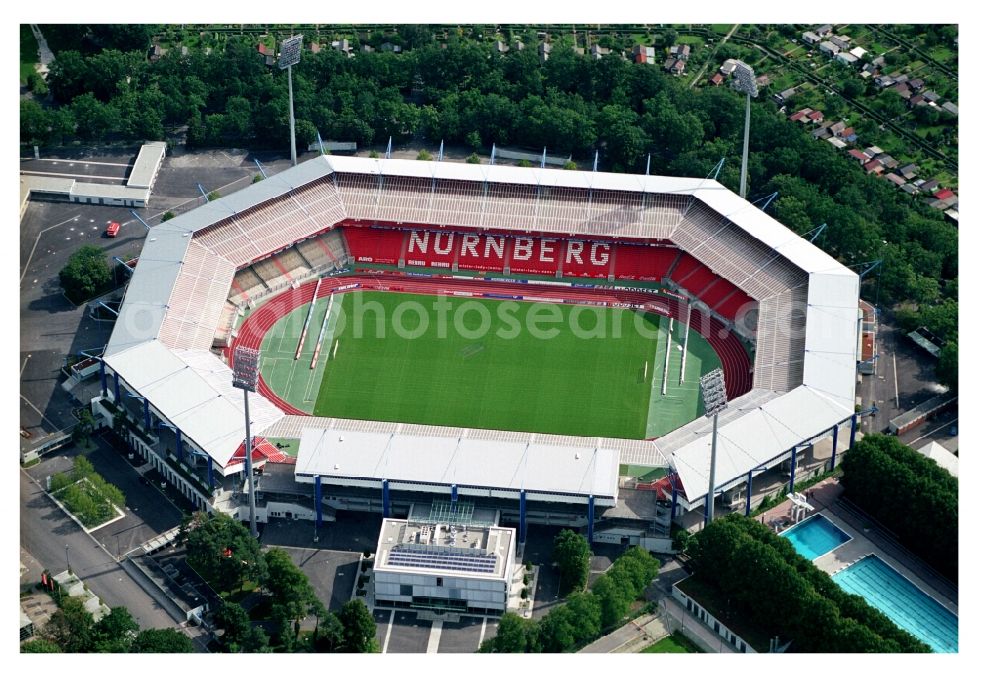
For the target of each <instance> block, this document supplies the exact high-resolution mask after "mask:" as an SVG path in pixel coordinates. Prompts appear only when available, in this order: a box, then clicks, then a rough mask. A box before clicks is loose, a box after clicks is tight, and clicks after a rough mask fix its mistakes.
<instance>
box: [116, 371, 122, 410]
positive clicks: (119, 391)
mask: <svg viewBox="0 0 1000 676" xmlns="http://www.w3.org/2000/svg"><path fill="white" fill-rule="evenodd" d="M118 380H119V379H118V371H115V403H116V404H118V405H119V406H121V405H122V404H121V400H122V397H121V385H120V384H119V382H118Z"/></svg>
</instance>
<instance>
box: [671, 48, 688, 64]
mask: <svg viewBox="0 0 1000 676" xmlns="http://www.w3.org/2000/svg"><path fill="white" fill-rule="evenodd" d="M670 56H672V57H674V58H675V59H680V60H681V61H687V60H688V59H689V58H690V57H691V45H674V46H672V47H671V48H670Z"/></svg>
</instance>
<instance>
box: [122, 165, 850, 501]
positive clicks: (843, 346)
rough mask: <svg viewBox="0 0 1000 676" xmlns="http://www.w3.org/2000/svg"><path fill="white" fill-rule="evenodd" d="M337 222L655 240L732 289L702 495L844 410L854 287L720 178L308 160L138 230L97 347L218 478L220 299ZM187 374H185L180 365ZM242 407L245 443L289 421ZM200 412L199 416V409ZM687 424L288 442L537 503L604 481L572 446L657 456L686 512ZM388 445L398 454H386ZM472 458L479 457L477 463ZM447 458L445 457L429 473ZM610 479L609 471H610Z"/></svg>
mask: <svg viewBox="0 0 1000 676" xmlns="http://www.w3.org/2000/svg"><path fill="white" fill-rule="evenodd" d="M324 178H329V182H324V181H323V180H322V179H324ZM265 203H266V204H265ZM706 209H707V211H706ZM255 214H256V215H255ZM261 214H263V215H261ZM345 218H347V219H351V218H354V219H357V218H366V219H373V218H374V219H375V220H382V221H383V222H395V221H396V220H400V221H401V222H402V221H403V220H404V219H405V220H406V221H408V222H412V223H428V224H436V225H452V226H455V227H463V226H464V227H477V228H481V229H483V230H489V229H491V228H501V229H524V230H526V231H530V232H535V233H540V232H557V233H562V234H570V235H590V236H596V237H645V238H661V239H667V238H670V239H673V240H674V241H676V242H678V243H679V244H680V245H681V246H682V247H683V248H685V249H687V250H688V252H689V253H691V254H692V255H694V256H695V257H696V258H698V259H699V260H701V261H702V262H704V263H705V264H706V265H709V266H710V267H711V268H712V269H713V270H715V271H716V272H718V273H719V274H723V275H725V276H727V277H728V278H729V279H730V281H732V282H733V283H735V284H737V285H738V286H741V288H744V290H746V291H747V293H750V295H752V296H753V297H754V298H756V299H758V301H759V302H760V308H759V309H760V313H759V315H760V319H759V321H758V345H757V354H756V359H755V373H754V389H753V390H752V391H751V392H750V393H747V395H744V396H743V397H741V398H740V402H738V403H739V404H740V409H741V410H739V411H735V412H733V411H730V412H727V414H726V415H725V416H724V417H723V419H722V420H721V421H720V449H721V450H720V462H719V467H718V473H717V483H718V485H719V486H720V488H721V487H724V486H725V485H726V484H727V483H731V482H734V481H738V480H741V479H742V478H743V477H744V476H745V475H746V473H747V472H749V471H750V470H752V469H755V468H757V467H758V466H760V465H761V464H768V463H774V462H776V461H777V460H776V459H778V458H779V456H781V455H782V454H787V452H788V451H789V450H791V448H792V447H794V446H795V445H796V444H799V443H801V442H803V441H805V440H808V439H811V438H814V437H816V436H819V435H821V434H823V433H825V432H826V431H828V430H829V429H830V428H831V427H833V426H834V425H835V424H837V423H840V422H842V421H844V420H845V419H847V418H849V417H850V416H851V415H852V414H853V412H854V385H855V360H856V346H857V330H858V324H857V303H858V288H859V280H858V276H857V275H856V274H855V273H853V272H852V271H850V270H848V269H847V268H845V267H844V266H842V265H841V264H840V263H838V262H837V261H836V260H834V259H833V258H831V257H830V256H829V255H827V254H826V253H824V252H823V251H821V250H820V249H818V248H817V247H815V246H814V245H813V244H811V243H810V242H808V241H806V240H804V239H802V238H800V237H798V236H797V235H795V234H794V233H793V232H791V231H790V230H789V229H787V228H786V227H785V226H783V225H782V224H781V223H779V222H778V221H776V220H774V219H773V218H771V217H770V216H768V215H767V214H765V213H763V212H762V211H760V210H759V209H757V208H756V207H754V206H753V205H751V204H749V203H748V202H747V201H746V200H743V199H741V198H740V197H738V196H737V195H735V194H734V193H732V192H731V191H729V190H728V189H726V188H725V187H724V186H722V185H721V184H720V183H718V182H716V181H712V180H707V179H694V178H676V177H665V176H637V175H627V174H613V173H606V172H586V171H566V170H562V169H538V168H521V167H510V166H498V165H494V166H484V165H470V164H464V163H455V162H420V161H414V160H392V159H390V160H383V159H373V158H357V157H341V156H330V155H327V156H321V157H317V158H315V159H313V160H310V161H307V162H303V163H302V164H299V165H298V166H296V167H292V168H291V169H288V170H286V171H284V172H281V173H279V174H276V175H273V176H270V177H268V178H267V179H266V180H264V181H260V182H258V183H255V184H252V185H250V186H249V187H247V188H244V189H242V190H240V191H238V192H236V193H233V194H232V195H228V196H225V197H222V198H220V199H217V200H214V201H212V202H209V203H207V204H205V205H202V206H201V207H199V208H197V209H194V210H192V211H190V212H187V213H185V214H182V215H181V216H178V217H177V218H174V219H172V220H170V221H168V222H167V223H163V224H160V225H157V226H155V227H154V228H153V229H152V230H151V231H150V232H149V234H148V235H147V238H146V243H145V246H144V248H143V251H142V254H141V256H140V258H139V263H138V265H137V267H136V269H135V272H134V274H133V277H132V280H131V282H130V284H129V287H128V290H127V293H126V295H125V298H124V300H123V303H122V306H121V313H120V316H119V318H118V321H117V322H116V324H115V328H114V332H113V334H112V337H111V340H110V341H109V343H108V346H107V349H106V352H105V359H106V361H107V363H108V365H109V366H111V367H112V368H113V369H114V370H116V371H118V372H119V373H120V374H121V375H122V377H124V378H125V379H126V380H127V381H128V383H129V384H130V385H132V386H133V387H135V388H136V389H138V390H139V391H140V392H142V393H144V394H145V393H146V392H145V390H146V388H149V389H150V390H151V391H150V393H149V397H150V401H151V403H153V404H154V405H156V407H157V408H158V409H159V410H161V411H163V412H164V413H165V414H167V415H168V417H169V418H170V419H171V420H173V421H174V422H175V423H177V424H178V426H179V427H181V429H182V430H183V431H184V433H185V435H187V436H188V437H189V438H190V439H191V440H192V441H194V442H196V443H197V444H199V445H200V446H202V448H204V449H205V450H206V451H207V452H209V453H210V454H211V455H212V457H213V458H214V459H215V460H216V462H218V463H219V464H221V465H222V466H224V465H225V463H226V461H228V459H229V457H227V456H226V454H227V453H229V455H230V456H231V455H232V453H234V452H235V451H236V449H237V447H238V446H239V443H240V440H241V439H242V435H243V431H242V416H241V415H237V413H238V411H236V410H235V409H233V405H232V402H230V401H229V400H230V397H226V396H224V395H223V394H222V391H223V390H225V389H226V388H228V389H229V390H231V388H229V387H228V384H227V383H228V379H229V376H228V367H227V366H225V364H222V362H221V361H220V360H218V359H216V358H215V357H214V356H212V355H211V353H209V352H208V349H209V347H210V345H211V336H213V335H214V330H215V328H216V323H217V321H218V315H217V311H216V308H220V309H221V307H222V306H223V305H224V304H225V287H226V285H227V284H229V283H230V282H231V277H232V274H233V273H235V270H236V269H237V268H239V267H242V266H243V265H246V264H248V263H250V262H252V261H253V260H256V259H257V258H259V257H261V256H263V255H267V254H268V253H270V252H271V251H273V250H275V249H277V248H281V246H284V245H286V244H289V243H292V242H294V241H297V240H299V239H302V238H304V237H308V236H310V235H312V234H315V233H317V232H320V231H322V230H325V229H327V228H329V227H331V226H334V225H336V224H337V223H339V222H341V221H342V220H343V219H345ZM262 219H263V220H262ZM269 219H270V220H269ZM262 223H263V225H262ZM216 224H218V226H217V227H212V226H216ZM227 228H229V229H231V230H232V233H233V234H232V235H231V236H230V235H227V234H226V233H227V232H229V231H228V230H227ZM247 228H249V229H250V232H251V233H253V234H252V235H247V234H246V232H247ZM258 228H259V229H258ZM201 231H204V232H201ZM258 232H259V233H261V235H259V236H258V235H257V233H258ZM198 233H200V234H198ZM240 233H242V234H240ZM193 239H194V240H196V243H195V244H194V245H192V240H193ZM743 252H745V254H744V253H743ZM743 257H745V260H739V259H741V258H743ZM222 259H227V260H222ZM178 287H180V288H178ZM797 304H801V306H802V307H796V305H797ZM206 308H207V309H206ZM798 310H802V312H797V311H798ZM803 317H804V319H803ZM137 348H141V349H137ZM196 353H198V354H200V355H201V356H200V357H197V358H196V357H195V356H194V355H195V354H196ZM182 355H183V356H182ZM195 361H197V362H198V364H200V365H201V366H202V368H193V367H191V366H189V364H193V363H194V362H195ZM208 361H214V362H218V363H219V364H220V365H221V366H220V367H219V368H220V369H221V371H218V372H215V371H213V370H212V369H206V368H204V367H205V366H206V365H207V364H208ZM184 368H187V369H188V372H187V373H183V370H184ZM209 372H211V375H209ZM148 373H159V374H161V378H160V379H150V378H149V377H148V375H147V374H148ZM198 381H200V382H198ZM213 383H214V384H213ZM154 393H155V397H156V398H157V399H159V400H160V401H162V402H163V403H162V407H161V404H159V403H157V402H156V401H154ZM192 395H193V396H192ZM213 398H214V399H220V400H225V402H229V403H228V404H225V403H223V402H221V401H220V402H219V403H213ZM255 401H256V403H255V407H256V408H255V414H254V417H255V433H256V434H259V433H262V432H264V431H266V428H267V427H268V426H269V425H271V424H273V423H277V428H284V427H287V426H288V425H285V423H286V422H290V420H291V419H292V418H294V417H293V416H283V415H282V414H281V413H280V412H279V411H278V409H277V408H276V407H274V406H273V405H272V404H270V403H269V402H267V401H266V400H264V399H263V398H261V397H255ZM202 405H204V406H211V407H213V408H212V409H211V410H210V411H208V412H206V411H205V410H204V408H203V406H202ZM238 408H239V407H238V406H237V407H236V409H238ZM231 409H232V410H231ZM172 415H178V416H182V417H183V420H184V422H183V423H182V422H180V421H179V420H176V419H175V418H173V417H171V416H172ZM196 418H201V419H203V420H204V421H205V422H204V423H201V422H199V421H196ZM704 422H705V421H704V420H696V421H693V422H692V423H690V424H689V425H687V426H685V427H684V428H682V429H681V430H677V431H675V432H672V433H671V434H668V435H666V436H665V437H663V438H661V439H658V440H653V441H648V442H642V441H639V442H636V441H628V442H624V440H612V439H608V440H604V442H603V443H600V441H601V440H598V442H599V443H597V444H595V445H590V444H591V441H592V440H589V439H587V440H583V439H580V440H578V443H567V444H565V445H563V444H561V443H560V444H556V445H549V444H546V443H545V442H544V440H543V439H544V437H543V436H542V435H540V436H539V437H537V438H536V437H532V436H531V435H528V436H529V437H530V438H531V439H535V440H534V441H528V442H527V443H526V442H525V441H524V440H523V437H524V435H519V433H508V432H499V431H498V432H491V433H489V437H490V438H489V439H483V440H473V439H471V438H469V436H470V435H469V432H470V431H469V430H461V429H458V428H441V430H442V432H441V434H442V435H443V436H440V437H436V436H435V435H434V434H430V432H429V431H428V432H427V433H425V434H416V435H412V436H410V435H407V434H395V435H393V434H391V433H386V432H385V431H384V425H385V424H384V423H358V424H352V425H345V426H340V425H339V424H338V423H336V422H331V423H329V424H328V425H315V426H313V425H298V424H297V425H296V429H297V430H299V431H301V433H302V435H303V438H304V439H305V438H314V437H311V436H310V435H311V434H313V433H312V432H310V431H309V428H310V427H330V429H333V430H338V431H334V432H330V433H328V434H334V435H336V436H337V437H339V436H340V435H341V434H344V435H347V434H350V435H351V437H350V438H351V439H352V440H353V442H356V443H357V444H359V448H360V447H363V448H366V449H373V448H379V449H381V450H380V451H379V452H380V453H381V454H382V455H379V456H378V457H379V458H381V460H379V462H375V461H374V460H373V458H372V457H369V453H355V454H354V456H357V457H355V458H354V459H351V460H348V459H347V458H346V455H345V454H338V458H339V457H341V456H345V457H344V458H343V462H340V461H338V462H335V463H333V464H339V465H341V467H344V468H346V467H348V466H349V467H351V468H352V470H351V471H352V472H353V471H357V472H359V473H362V474H365V475H366V476H371V475H373V473H374V475H378V474H379V473H385V472H390V471H391V474H392V475H393V476H394V477H395V476H399V477H400V478H402V474H406V473H409V474H412V475H413V476H415V477H420V480H422V481H428V482H431V481H437V480H441V481H447V483H454V480H448V475H449V472H451V473H452V474H454V473H455V472H457V471H459V468H461V473H462V476H463V477H466V478H470V479H471V478H475V477H477V476H478V477H479V478H481V479H482V480H484V481H485V482H487V483H492V484H496V483H499V484H500V485H503V486H508V485H513V484H514V483H518V482H529V483H530V482H534V481H536V479H535V478H534V476H535V474H534V470H538V471H539V474H538V475H537V476H538V481H539V482H540V483H537V484H532V485H535V486H536V487H537V489H539V490H542V488H541V486H542V485H543V484H551V486H558V487H560V488H559V490H561V489H567V490H577V489H580V487H582V486H586V485H587V482H591V484H590V485H591V486H593V485H594V483H593V482H597V483H598V484H600V483H601V482H604V481H606V478H605V477H604V476H603V474H602V473H603V472H604V469H603V465H602V466H601V468H597V469H595V470H594V471H595V472H596V474H595V476H593V477H590V478H587V477H586V475H579V476H577V475H576V474H574V473H572V472H570V474H569V475H565V472H564V469H565V467H566V465H564V464H563V463H564V462H568V460H567V458H566V456H567V454H569V456H570V457H574V456H575V454H576V453H577V452H580V449H581V448H584V449H585V450H586V447H588V445H589V448H590V450H591V451H592V452H594V453H597V452H598V451H596V450H594V449H595V448H599V449H601V451H606V450H607V449H611V448H614V449H618V450H617V451H616V452H620V454H621V460H622V462H627V463H633V464H642V463H648V462H650V461H651V459H654V460H655V459H658V462H659V461H662V462H665V463H666V464H668V465H671V466H673V467H674V468H675V469H676V470H677V472H678V474H679V475H680V479H681V482H682V484H683V486H684V489H685V495H686V498H687V500H688V502H689V503H691V504H694V503H697V502H699V501H700V500H701V499H703V497H704V495H705V492H706V490H707V477H708V450H707V444H708V437H707V435H706V434H705V433H704V430H705V428H706V425H705V424H704ZM341 428H342V429H341ZM317 434H319V433H317ZM387 434H388V436H386V435H387ZM463 438H464V440H461V441H460V439H463ZM390 439H391V442H390V441H389V440H390ZM574 441H576V440H574ZM383 442H385V443H384V444H383ZM623 442H624V443H623ZM380 444H382V445H381V446H380ZM206 445H207V446H206ZM304 445H305V444H303V446H304ZM404 448H405V449H409V451H407V452H412V453H413V455H407V454H406V453H407V452H404V451H401V450H397V449H404ZM486 448H489V449H491V453H483V452H482V450H483V449H486ZM517 448H522V449H524V450H522V451H521V455H524V456H525V457H526V458H530V459H531V467H532V468H534V470H532V471H531V472H530V473H529V472H528V470H527V469H525V468H524V467H522V466H521V465H519V464H517V463H514V464H508V465H503V467H498V468H496V469H497V471H484V470H483V468H485V467H490V465H488V464H483V463H481V462H479V463H477V462H471V461H470V460H469V458H471V457H473V453H475V457H485V456H489V455H491V454H492V455H496V456H497V457H501V458H505V459H504V460H498V462H501V463H503V462H506V463H513V462H514V461H513V460H511V458H513V457H514V455H515V450H516V449H517ZM332 452H335V451H332ZM450 453H454V454H455V459H454V460H453V461H451V462H450V463H445V462H444V458H445V455H446V454H450ZM321 455H322V454H320V455H317V456H316V457H313V455H309V454H300V456H299V462H300V464H301V465H302V466H301V467H297V472H299V473H310V472H311V470H308V469H306V467H307V464H308V463H312V464H309V465H308V466H310V467H312V468H313V469H316V470H317V471H319V469H320V468H326V467H329V466H332V465H330V463H328V462H326V460H324V459H322V458H321ZM449 457H450V456H449ZM517 457H521V456H520V455H518V456H517ZM543 457H544V458H547V460H545V459H543ZM550 460H551V461H550ZM380 463H381V464H380ZM573 465H574V463H573V462H570V463H569V465H568V466H573ZM508 470H509V471H508ZM616 470H617V463H616V464H615V466H614V467H613V468H612V470H611V473H612V475H614V474H616ZM345 471H346V470H345ZM505 472H506V473H505ZM598 475H600V476H598ZM573 477H575V478H573ZM602 485H603V484H602ZM545 490H557V489H556V488H552V487H550V488H548V489H545Z"/></svg>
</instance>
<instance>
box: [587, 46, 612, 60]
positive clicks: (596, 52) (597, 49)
mask: <svg viewBox="0 0 1000 676" xmlns="http://www.w3.org/2000/svg"><path fill="white" fill-rule="evenodd" d="M610 51H611V50H610V49H605V48H604V47H601V46H600V45H591V46H590V55H591V56H592V57H594V58H595V59H600V58H602V57H603V56H604V55H605V54H607V53H609V52H610Z"/></svg>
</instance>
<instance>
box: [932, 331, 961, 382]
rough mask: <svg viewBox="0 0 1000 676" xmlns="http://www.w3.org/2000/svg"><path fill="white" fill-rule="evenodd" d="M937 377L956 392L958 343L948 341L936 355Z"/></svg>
mask: <svg viewBox="0 0 1000 676" xmlns="http://www.w3.org/2000/svg"><path fill="white" fill-rule="evenodd" d="M936 370H937V377H938V379H939V380H940V381H941V384H942V385H944V386H945V387H947V388H948V389H949V390H951V391H952V392H955V393H957V392H958V343H956V342H955V341H948V342H947V343H945V344H944V347H942V348H941V353H940V354H939V355H938V363H937V369H936Z"/></svg>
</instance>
